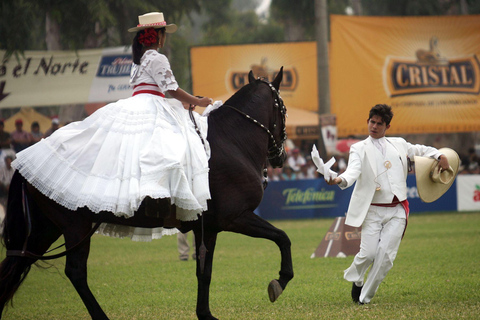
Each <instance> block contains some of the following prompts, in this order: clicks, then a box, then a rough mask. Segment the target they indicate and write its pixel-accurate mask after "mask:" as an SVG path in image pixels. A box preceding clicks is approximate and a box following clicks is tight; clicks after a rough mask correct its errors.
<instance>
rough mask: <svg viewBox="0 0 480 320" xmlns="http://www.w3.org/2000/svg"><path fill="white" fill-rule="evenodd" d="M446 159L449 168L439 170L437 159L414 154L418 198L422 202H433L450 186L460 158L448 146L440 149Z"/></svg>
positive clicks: (455, 174)
mask: <svg viewBox="0 0 480 320" xmlns="http://www.w3.org/2000/svg"><path fill="white" fill-rule="evenodd" d="M438 151H440V152H441V153H442V154H444V155H445V156H446V157H447V159H448V164H449V165H450V168H448V170H445V171H442V172H440V166H439V165H438V161H437V160H435V159H432V158H426V157H417V156H415V177H416V180H417V191H418V195H419V196H420V199H422V200H423V201H424V202H428V203H429V202H433V201H435V200H437V199H438V198H440V197H441V196H442V195H443V194H444V193H445V192H447V190H448V189H449V188H450V187H451V186H452V184H453V181H454V180H455V177H456V176H457V174H458V167H459V165H460V158H459V157H458V154H457V153H456V152H455V151H454V150H452V149H450V148H442V149H440V150H438Z"/></svg>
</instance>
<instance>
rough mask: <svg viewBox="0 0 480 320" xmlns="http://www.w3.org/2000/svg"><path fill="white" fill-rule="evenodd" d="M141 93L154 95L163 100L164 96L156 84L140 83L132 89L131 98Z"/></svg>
mask: <svg viewBox="0 0 480 320" xmlns="http://www.w3.org/2000/svg"><path fill="white" fill-rule="evenodd" d="M141 93H149V94H154V95H156V96H160V97H163V98H165V95H164V94H163V93H162V92H161V91H160V88H159V87H158V86H157V85H156V84H151V83H140V84H137V85H136V86H134V87H133V94H132V97H133V96H136V95H137V94H141Z"/></svg>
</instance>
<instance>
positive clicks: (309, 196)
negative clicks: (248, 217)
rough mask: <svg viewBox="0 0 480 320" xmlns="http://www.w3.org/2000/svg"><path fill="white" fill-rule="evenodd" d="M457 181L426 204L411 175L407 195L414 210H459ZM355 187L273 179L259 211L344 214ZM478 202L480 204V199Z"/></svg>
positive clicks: (277, 215) (272, 215)
mask: <svg viewBox="0 0 480 320" xmlns="http://www.w3.org/2000/svg"><path fill="white" fill-rule="evenodd" d="M477 179H478V178H477ZM477 182H478V180H477ZM456 184H457V181H455V182H454V183H453V185H452V186H451V187H450V189H448V191H447V192H446V193H445V194H444V195H442V196H441V197H440V198H439V199H438V200H437V201H435V202H432V203H425V202H423V201H422V200H421V199H420V197H419V196H418V191H417V184H416V181H415V176H414V175H409V176H408V177H407V198H408V202H409V203H410V212H411V213H415V212H434V211H456V210H457V187H456ZM479 184H480V183H479ZM353 188H354V187H353V186H352V187H350V188H348V189H345V190H341V189H340V188H339V187H338V186H329V185H328V184H327V183H326V182H325V180H324V179H323V178H321V179H313V180H293V181H273V182H269V184H268V187H267V189H265V193H264V196H263V200H262V202H261V203H260V206H259V207H258V208H257V210H256V212H257V214H259V215H260V216H261V217H262V218H264V219H273V220H275V219H305V218H326V217H343V216H345V213H346V212H347V209H348V204H349V202H350V197H351V195H352V192H353ZM478 197H480V196H478ZM478 197H477V198H478ZM477 205H480V200H478V204H477ZM477 208H478V207H477ZM472 210H473V209H472Z"/></svg>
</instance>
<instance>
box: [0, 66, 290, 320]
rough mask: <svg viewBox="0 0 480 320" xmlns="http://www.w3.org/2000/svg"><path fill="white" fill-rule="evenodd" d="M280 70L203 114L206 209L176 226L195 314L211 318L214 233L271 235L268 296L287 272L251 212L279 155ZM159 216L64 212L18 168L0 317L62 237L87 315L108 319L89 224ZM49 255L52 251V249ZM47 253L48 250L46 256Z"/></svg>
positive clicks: (153, 221)
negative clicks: (193, 278) (95, 287)
mask: <svg viewBox="0 0 480 320" xmlns="http://www.w3.org/2000/svg"><path fill="white" fill-rule="evenodd" d="M282 74H283V69H281V70H280V72H279V73H278V74H277V76H276V77H275V79H274V80H273V82H272V83H270V82H268V81H265V80H262V79H254V77H253V74H252V72H250V73H249V76H248V78H249V84H247V85H245V86H244V87H243V88H241V89H240V90H239V91H238V92H237V93H235V94H234V95H233V96H232V97H231V98H230V99H229V100H227V101H226V102H225V105H223V106H222V107H220V108H219V109H218V110H216V111H214V112H212V113H211V114H210V115H209V118H208V123H209V128H208V141H209V143H210V147H211V158H210V161H209V166H210V191H211V196H212V200H211V201H210V202H209V203H208V208H209V209H208V211H207V212H204V213H203V214H202V216H201V217H199V219H198V220H196V221H192V222H181V225H178V228H179V229H180V230H181V231H182V232H187V231H190V230H193V231H194V233H195V240H196V246H197V248H196V249H197V253H198V254H197V255H198V258H197V280H198V298H197V310H196V311H197V316H198V318H199V319H216V318H215V317H214V316H213V315H212V314H211V312H210V307H209V289H210V281H211V275H212V262H213V253H214V250H215V244H216V239H217V234H218V233H219V232H221V231H231V232H236V233H241V234H245V235H248V236H251V237H257V238H265V239H269V240H272V241H274V242H275V243H276V244H277V245H278V247H279V248H280V252H281V267H280V277H279V279H278V280H276V279H275V280H272V281H271V282H270V284H269V286H268V294H269V298H270V300H271V301H272V302H274V301H275V300H276V299H277V298H278V296H279V295H280V294H281V293H282V291H283V290H284V289H285V287H286V285H287V283H288V282H289V281H290V280H291V279H292V278H293V268H292V259H291V252H290V246H291V243H290V239H289V238H288V236H287V235H286V233H285V232H283V231H282V230H279V229H277V228H275V227H274V226H272V225H271V224H270V223H268V222H267V221H265V220H263V219H262V218H260V217H259V216H257V215H256V214H255V213H254V212H253V211H254V210H255V208H256V207H257V206H258V205H259V203H260V201H261V200H262V197H263V189H264V183H265V176H264V169H265V167H266V164H267V161H269V162H270V164H271V165H272V166H274V167H281V166H282V165H283V162H284V160H285V156H286V155H285V151H284V149H283V143H284V141H285V139H286V131H285V116H286V108H285V106H284V105H283V101H282V100H281V98H280V96H279V94H278V89H279V86H280V83H281V80H282ZM162 203H165V204H166V203H167V202H166V201H165V202H159V203H158V206H160V207H159V209H160V210H168V209H167V208H168V207H167V206H165V207H162ZM166 221H167V220H165V221H164V220H163V219H161V218H156V217H152V216H151V215H148V214H145V205H143V204H142V205H141V206H140V208H139V210H138V211H137V212H136V213H135V215H134V216H133V217H132V218H129V219H124V218H118V217H115V216H114V215H113V214H112V213H108V212H101V213H99V214H95V213H93V212H91V211H90V210H88V209H87V208H81V209H78V210H77V211H76V212H72V211H70V210H68V209H66V208H64V207H62V206H60V205H58V204H57V203H55V202H54V201H52V200H50V199H49V198H47V197H46V196H44V195H43V194H42V193H40V192H39V191H38V190H36V189H35V188H34V187H33V186H32V185H30V184H28V182H27V181H26V180H25V179H24V178H23V177H22V176H21V175H20V174H19V173H18V172H16V173H15V174H14V176H13V178H12V182H11V186H10V193H9V199H8V206H7V214H6V218H5V225H4V233H3V242H4V245H5V246H6V249H7V257H6V258H5V259H4V260H3V262H2V263H1V265H0V317H1V314H2V311H3V308H4V307H5V304H6V303H7V302H8V301H9V300H11V299H12V298H13V295H14V293H15V291H16V290H17V289H18V287H19V286H20V284H21V283H22V281H23V280H24V279H25V277H26V276H27V274H28V272H29V271H30V267H31V265H32V264H33V263H35V262H36V261H37V260H38V259H44V258H46V257H47V256H43V257H42V255H44V254H45V253H46V251H47V250H48V249H49V247H50V246H51V244H52V243H53V242H55V241H56V240H57V239H58V238H59V237H60V236H61V235H62V234H63V236H64V238H65V247H66V250H67V252H66V266H65V274H66V275H67V277H68V278H69V279H70V281H71V282H72V284H73V285H74V287H75V289H76V290H77V292H78V294H79V295H80V297H81V298H82V300H83V302H84V304H85V306H86V308H87V310H88V312H89V313H90V315H91V317H92V319H108V317H107V316H106V314H105V313H104V312H103V310H102V309H101V307H100V305H99V304H98V302H97V301H96V299H95V297H94V296H93V294H92V292H91V291H90V289H89V287H88V284H87V259H88V254H89V250H90V236H91V235H92V233H93V231H92V224H95V223H97V225H98V223H100V222H108V223H116V224H123V225H129V226H135V227H147V228H153V227H159V226H167V225H166ZM55 256H57V255H55ZM55 256H53V257H52V256H49V258H54V257H55Z"/></svg>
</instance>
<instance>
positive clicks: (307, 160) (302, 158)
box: [267, 145, 480, 181]
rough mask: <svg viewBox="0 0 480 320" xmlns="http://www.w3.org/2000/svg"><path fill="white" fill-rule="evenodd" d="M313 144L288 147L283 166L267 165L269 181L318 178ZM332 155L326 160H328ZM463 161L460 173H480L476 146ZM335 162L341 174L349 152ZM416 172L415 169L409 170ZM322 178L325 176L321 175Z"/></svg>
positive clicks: (335, 168)
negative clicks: (301, 146) (311, 155)
mask: <svg viewBox="0 0 480 320" xmlns="http://www.w3.org/2000/svg"><path fill="white" fill-rule="evenodd" d="M310 151H311V145H309V146H308V147H306V148H304V149H300V148H298V147H295V146H294V147H292V148H288V152H287V160H286V161H285V164H284V166H283V168H275V169H274V168H272V167H271V166H267V175H268V180H269V181H284V180H303V179H317V178H319V173H318V172H317V170H316V169H317V168H316V167H315V164H314V163H313V161H312V159H311V157H310ZM330 157H331V156H329V157H328V158H327V159H323V160H324V161H328V160H329V159H330ZM459 157H460V160H461V163H460V168H459V174H480V156H479V155H478V154H477V153H476V152H475V149H474V148H470V149H469V150H468V153H467V154H459ZM335 160H336V162H335V164H334V166H333V167H332V170H334V171H335V172H337V173H338V174H341V173H342V172H343V171H345V169H346V168H347V162H348V154H347V155H335ZM409 173H410V174H414V173H415V172H414V170H412V171H411V172H409ZM320 178H323V177H321V176H320Z"/></svg>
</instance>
